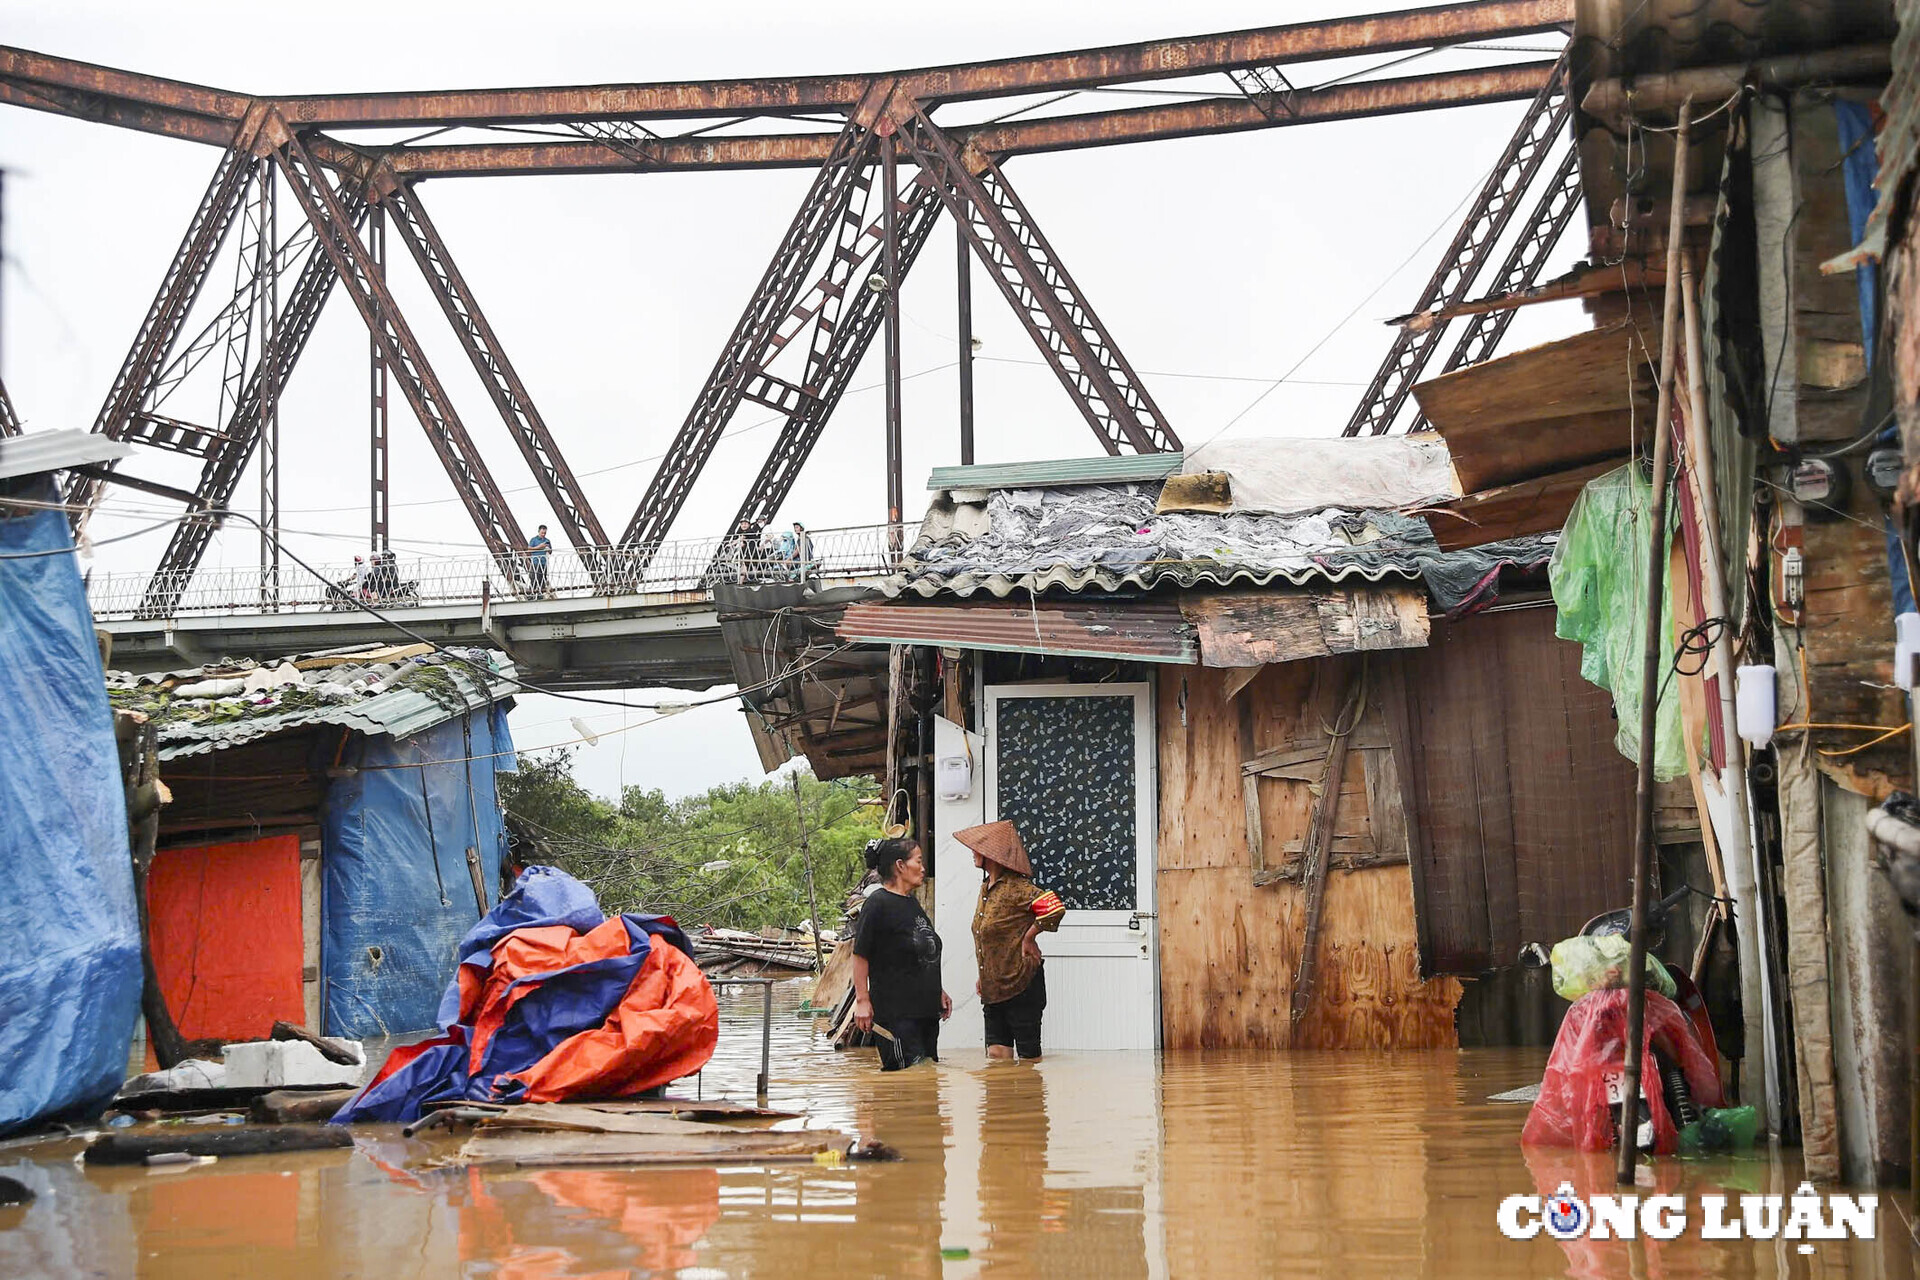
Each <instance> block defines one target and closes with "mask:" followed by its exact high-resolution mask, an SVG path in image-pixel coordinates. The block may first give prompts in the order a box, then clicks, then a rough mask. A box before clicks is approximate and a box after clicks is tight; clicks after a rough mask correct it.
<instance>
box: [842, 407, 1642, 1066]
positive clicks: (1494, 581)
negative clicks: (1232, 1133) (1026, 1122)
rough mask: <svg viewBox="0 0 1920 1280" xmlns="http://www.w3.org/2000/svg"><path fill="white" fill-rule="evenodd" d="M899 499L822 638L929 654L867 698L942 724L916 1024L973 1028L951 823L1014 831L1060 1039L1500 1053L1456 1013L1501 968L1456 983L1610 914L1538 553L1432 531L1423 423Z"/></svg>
mask: <svg viewBox="0 0 1920 1280" xmlns="http://www.w3.org/2000/svg"><path fill="white" fill-rule="evenodd" d="M931 487H932V488H933V489H934V490H935V491H936V496H935V498H934V500H933V503H932V508H931V510H930V513H929V516H928V519H927V521H926V523H925V524H924V525H923V528H922V534H921V537H920V539H919V541H918V542H917V543H916V544H915V545H914V547H913V548H912V549H911V552H910V554H909V555H908V557H907V562H906V565H905V568H904V571H903V572H902V573H901V574H900V575H899V576H898V577H897V578H896V579H894V580H892V581H891V582H890V583H889V584H888V585H887V587H886V591H887V593H888V594H889V595H890V596H891V597H892V599H890V600H888V601H887V602H884V603H867V604H859V605H854V606H852V607H850V608H849V609H848V610H847V612H846V614H845V617H844V619H843V620H842V622H841V625H840V628H839V630H840V634H841V635H842V636H844V637H847V638H850V639H860V640H865V641H870V642H875V643H882V642H884V643H888V644H893V645H899V646H912V647H913V648H912V649H909V651H908V652H909V653H910V654H911V653H914V652H919V653H922V654H926V655H932V654H937V655H938V658H937V661H933V660H923V661H918V662H916V661H914V660H912V659H911V658H910V659H908V660H905V661H903V662H902V663H901V664H900V669H901V670H902V671H904V672H907V673H909V674H911V673H913V672H916V671H918V672H923V673H928V674H929V675H930V678H931V680H932V681H934V682H936V685H934V686H929V685H928V684H927V682H926V681H922V682H921V684H920V685H918V686H916V687H915V688H913V689H910V690H908V691H906V692H905V693H898V692H897V694H896V696H897V697H899V698H900V699H901V701H902V705H903V707H905V708H906V709H907V710H906V712H905V713H904V714H903V715H902V716H900V717H897V718H901V719H908V720H910V719H911V718H912V717H911V708H913V707H917V706H934V705H937V706H938V707H939V709H940V711H941V714H940V715H938V716H937V717H936V718H935V720H934V735H933V737H934V743H933V751H932V760H931V762H930V767H929V768H928V769H926V770H924V771H923V772H924V773H925V774H926V775H928V782H929V785H928V786H927V787H926V788H925V789H924V790H925V792H926V793H928V794H929V796H930V803H929V804H928V806H927V811H926V812H925V814H924V820H923V824H922V826H921V827H920V829H921V830H923V831H924V830H929V829H931V831H932V837H933V838H932V840H931V842H930V844H931V847H932V848H933V850H934V861H935V868H936V870H935V875H936V881H937V892H936V904H937V911H936V916H937V924H938V926H939V928H940V931H941V932H942V934H943V935H945V936H946V937H948V938H949V939H950V940H951V942H950V945H949V946H948V947H947V949H946V956H947V957H948V960H947V964H948V968H949V972H948V974H947V975H946V978H947V988H948V990H949V991H950V992H951V993H953V994H954V996H955V998H956V999H957V1000H960V1001H961V1006H962V1007H961V1016H959V1017H956V1019H955V1021H954V1023H953V1027H954V1030H953V1031H952V1032H950V1033H949V1035H951V1036H955V1037H960V1038H964V1037H966V1036H968V1035H969V1034H971V1035H974V1036H978V1034H979V1029H978V1016H977V1014H972V1015H971V1016H969V1013H970V1010H969V1004H970V1001H971V997H970V996H966V995H964V993H970V992H971V991H972V987H973V981H972V976H973V975H972V973H971V971H970V965H971V955H970V948H969V947H967V946H966V945H964V942H963V941H962V940H963V939H964V938H965V936H966V934H967V930H968V921H969V919H970V915H971V911H972V904H973V898H974V892H975V886H976V881H977V873H976V872H975V871H974V870H973V868H972V867H971V865H970V862H969V860H968V859H967V857H966V851H965V850H964V849H960V848H958V846H955V845H953V844H952V842H951V841H950V840H949V839H948V834H949V833H950V832H952V831H954V830H956V829H958V828H960V827H964V826H967V825H969V824H971V823H974V822H980V821H987V820H994V819H999V818H1011V819H1012V820H1014V821H1015V822H1016V823H1017V824H1018V825H1019V827H1020V829H1021V832H1022V834H1023V836H1024V837H1025V839H1026V842H1027V846H1028V848H1029V850H1030V852H1031V854H1032V857H1033V862H1034V866H1035V869H1036V871H1035V874H1036V878H1037V879H1038V880H1040V881H1041V882H1042V883H1043V884H1045V885H1046V886H1047V887H1049V888H1053V889H1055V890H1057V891H1059V892H1060V894H1061V896H1062V897H1063V898H1065V899H1066V901H1067V903H1068V905H1069V908H1070V910H1069V914H1068V917H1067V920H1066V922H1065V925H1064V926H1063V927H1062V929H1061V930H1060V931H1059V933H1058V934H1057V935H1048V936H1047V938H1046V939H1045V941H1044V943H1043V946H1044V947H1045V949H1046V950H1047V953H1048V955H1049V967H1048V991H1049V1012H1048V1022H1049V1031H1048V1036H1049V1041H1050V1043H1053V1044H1056V1045H1058V1046H1059V1047H1062V1048H1070V1047H1081V1048H1101V1047H1153V1046H1155V1045H1164V1046H1166V1047H1169V1048H1173V1047H1215V1046H1256V1047H1325V1048H1415V1047H1433V1046H1440V1045H1452V1044H1455V1043H1457V1042H1458V1041H1459V1039H1460V1037H1462V1036H1463V1035H1464V1036H1465V1037H1466V1038H1467V1039H1468V1041H1469V1042H1475V1041H1487V1040H1491V1041H1494V1042H1502V1041H1511V1040H1512V1039H1514V1038H1516V1036H1517V1035H1518V1034H1519V1033H1518V1031H1517V1030H1509V1028H1508V1023H1510V1022H1515V1021H1517V1022H1519V1023H1524V1022H1525V1021H1526V1019H1524V1018H1521V1019H1518V1020H1516V1019H1513V1018H1510V1017H1509V1011H1508V1010H1506V1009H1505V1008H1504V1007H1502V1008H1482V1007H1481V1005H1483V1004H1486V1003H1487V1002H1488V1001H1492V1002H1495V1003H1499V1002H1510V1001H1512V1000H1514V999H1515V998H1516V997H1515V994H1514V991H1513V989H1512V983H1511V982H1506V981H1491V982H1478V981H1474V979H1479V978H1482V977H1483V976H1486V975H1488V974H1489V973H1495V974H1510V973H1511V972H1512V967H1513V966H1514V965H1515V963H1516V961H1517V960H1518V958H1519V954H1520V950H1521V947H1522V945H1523V944H1524V943H1527V942H1544V943H1548V944H1551V943H1552V942H1553V941H1555V940H1557V939H1559V938H1561V937H1563V936H1566V935H1568V934H1571V933H1573V932H1575V931H1577V930H1578V928H1579V927H1580V925H1581V924H1582V923H1583V922H1584V921H1585V920H1586V919H1587V918H1588V917H1590V916H1591V915H1593V914H1595V913H1597V912H1599V911H1602V910H1608V909H1612V908H1615V907H1618V906H1621V905H1623V904H1624V903H1625V902H1626V901H1627V899H1628V897H1629V887H1628V886H1629V857H1630V851H1631V834H1632V833H1631V831H1630V829H1629V825H1630V823H1631V812H1632V806H1631V798H1632V793H1633V768H1632V765H1631V763H1630V762H1629V761H1627V760H1625V759H1624V758H1622V757H1621V756H1620V755H1619V754H1618V753H1617V752H1616V751H1615V750H1614V747H1613V739H1614V734H1615V726H1614V723H1613V720H1612V716H1611V708H1610V706H1609V702H1608V699H1607V696H1606V694H1605V692H1604V691H1602V690H1600V689H1597V688H1595V687H1594V686H1593V685H1591V684H1589V683H1587V682H1586V681H1584V680H1582V678H1581V676H1580V650H1579V648H1578V646H1575V645H1570V644H1567V643H1565V642H1563V641H1560V640H1558V639H1556V638H1555V636H1554V634H1553V633H1554V613H1553V610H1552V608H1551V607H1550V606H1551V601H1550V599H1548V597H1547V595H1546V592H1545V589H1544V588H1545V568H1546V565H1547V563H1548V560H1549V558H1550V557H1551V555H1552V552H1553V547H1554V535H1553V534H1551V533H1544V532H1534V533H1528V534H1524V535H1521V536H1517V537H1514V538H1511V539H1503V540H1496V541H1491V542H1487V543H1484V544H1482V545H1480V546H1476V547H1473V548H1470V549H1464V550H1451V551H1450V550H1447V549H1445V548H1443V547H1442V546H1441V545H1439V543H1437V542H1436V541H1435V538H1434V535H1433V532H1432V531H1431V530H1430V528H1429V526H1428V523H1427V520H1426V519H1425V518H1424V517H1423V516H1422V515H1420V514H1417V512H1419V511H1420V510H1422V509H1424V508H1425V507H1426V506H1428V505H1430V504H1432V503H1433V502H1436V501H1443V500H1450V499H1451V498H1452V497H1454V496H1455V495H1456V490H1455V487H1454V481H1453V478H1452V475H1451V469H1450V464H1449V459H1448V456H1447V453H1446V449H1445V446H1444V445H1441V444H1439V443H1437V442H1435V441H1433V440H1432V438H1431V437H1427V438H1426V439H1425V440H1418V439H1416V440H1407V439H1354V440H1335V441H1306V440H1288V441H1261V442H1245V443H1235V444H1232V445H1215V446H1211V447H1209V448H1207V449H1203V450H1200V451H1197V452H1196V453H1194V454H1191V455H1185V456H1183V455H1153V456H1143V457H1125V458H1101V459H1085V460H1072V461H1067V462H1051V463H1035V464H1020V465H1010V466H975V467H961V468H948V469H943V470H940V471H936V472H935V473H934V477H933V480H932V484H931ZM1409 512H1414V513H1415V514H1408V513H1409ZM898 754H899V755H900V757H901V758H903V759H910V758H911V755H912V752H911V750H910V747H902V748H900V749H899V752H898ZM912 773H913V771H912V770H911V769H910V768H900V769H896V777H897V778H899V779H910V778H911V776H912ZM902 785H905V782H904V781H903V783H902ZM1461 978H1467V979H1469V981H1467V982H1466V983H1465V985H1464V987H1463V984H1462V982H1461V981H1460V979H1461ZM1536 986H1538V987H1540V988H1543V987H1544V984H1536ZM1463 991H1464V992H1465V995H1464V997H1463ZM1536 994H1537V993H1536ZM1296 1004H1297V1006H1298V1011H1297V1013H1296V1010H1295V1006H1296ZM1533 1006H1534V1007H1535V1008H1537V1009H1538V1010H1539V1013H1538V1015H1537V1017H1536V1018H1535V1019H1534V1021H1536V1022H1539V1023H1543V1024H1544V1025H1539V1026H1534V1027H1531V1028H1530V1029H1527V1030H1528V1034H1527V1035H1526V1036H1525V1038H1526V1039H1529V1040H1539V1039H1541V1038H1542V1037H1544V1036H1550V1035H1551V1032H1552V1029H1553V1027H1552V1019H1553V1013H1552V1012H1551V1011H1550V1010H1549V1008H1548V1006H1547V1004H1546V1002H1545V1000H1543V999H1535V1000H1534V1001H1533ZM1483 1023H1484V1024H1486V1029H1483V1026H1482V1024H1483Z"/></svg>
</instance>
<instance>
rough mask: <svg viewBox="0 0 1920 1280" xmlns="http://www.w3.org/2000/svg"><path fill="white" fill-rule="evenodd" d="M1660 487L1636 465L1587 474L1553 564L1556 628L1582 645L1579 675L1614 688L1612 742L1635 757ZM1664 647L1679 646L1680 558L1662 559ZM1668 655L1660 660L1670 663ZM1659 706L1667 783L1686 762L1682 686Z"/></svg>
mask: <svg viewBox="0 0 1920 1280" xmlns="http://www.w3.org/2000/svg"><path fill="white" fill-rule="evenodd" d="M1652 503H1653V494H1652V487H1651V486H1650V485H1649V484H1648V483H1647V482H1646V481H1645V480H1643V479H1641V478H1640V470H1639V468H1638V467H1636V466H1632V465H1627V466H1623V467H1619V468H1616V469H1615V470H1612V471H1609V472H1607V473H1606V474H1605V475H1603V476H1599V477H1596V478H1595V479H1593V480H1591V481H1589V482H1588V483H1587V487H1586V488H1585V489H1583V490H1581V491H1580V496H1579V497H1578V498H1576V499H1574V503H1573V510H1572V511H1571V512H1569V513H1568V515H1567V524H1566V528H1565V529H1563V530H1562V531H1561V534H1560V541H1559V543H1558V545H1556V546H1555V547H1554V549H1553V559H1552V561H1551V562H1550V563H1549V564H1548V565H1547V579H1548V581H1549V582H1550V583H1551V584H1552V587H1553V603H1554V606H1555V607H1556V609H1557V610H1558V612H1559V617H1558V619H1557V620H1556V621H1555V623H1554V634H1555V635H1557V636H1559V637H1560V638H1561V639H1563V640H1576V641H1578V642H1579V643H1580V645H1581V654H1580V674H1581V675H1582V676H1584V677H1585V678H1586V679H1587V680H1589V681H1591V682H1592V683H1594V684H1597V685H1599V686H1600V687H1601V688H1602V689H1605V690H1607V692H1609V693H1611V694H1612V695H1613V709H1614V713H1615V715H1616V716H1617V717H1618V719H1619V725H1620V727H1619V729H1618V731H1617V732H1616V733H1615V734H1614V737H1613V745H1614V746H1615V747H1617V748H1619V751H1620V754H1621V755H1623V756H1625V757H1626V758H1627V759H1629V760H1638V759H1639V758H1640V673H1641V662H1642V660H1643V658H1644V647H1643V646H1644V643H1645V637H1646V630H1645V627H1646V620H1645V614H1646V609H1647V551H1648V546H1647V538H1648V525H1649V524H1650V523H1651V511H1650V508H1651V507H1652ZM1667 514H1668V520H1667V533H1666V544H1667V546H1668V547H1669V548H1671V546H1672V541H1673V526H1674V520H1673V506H1672V504H1669V505H1668V507H1667ZM1661 564H1662V566H1663V568H1664V573H1663V577H1664V579H1665V585H1664V590H1663V592H1662V594H1661V604H1660V636H1661V652H1662V653H1663V654H1665V655H1667V657H1668V658H1669V659H1670V658H1671V655H1672V653H1673V647H1674V638H1673V581H1672V577H1673V575H1672V567H1671V561H1670V560H1669V558H1668V557H1665V556H1663V557H1662V558H1661ZM1666 667H1667V663H1666V662H1665V661H1663V662H1662V664H1661V669H1662V670H1663V671H1664V670H1665V669H1666ZM1661 687H1662V693H1661V697H1660V705H1659V706H1658V707H1657V708H1655V713H1654V737H1653V776H1654V777H1655V778H1657V779H1658V780H1659V781H1661V782H1666V781H1669V780H1670V779H1673V778H1677V777H1680V776H1681V775H1682V774H1684V773H1686V771H1687V759H1686V753H1685V751H1684V749H1683V747H1682V742H1683V738H1682V736H1681V728H1680V691H1679V690H1678V689H1677V688H1676V687H1675V685H1674V682H1673V681H1672V680H1664V679H1663V681H1662V685H1661Z"/></svg>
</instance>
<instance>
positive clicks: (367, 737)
mask: <svg viewBox="0 0 1920 1280" xmlns="http://www.w3.org/2000/svg"><path fill="white" fill-rule="evenodd" d="M512 674H513V669H512V667H511V666H510V665H509V664H507V663H506V661H505V660H504V659H503V658H501V657H500V656H499V655H497V654H494V653H491V652H488V651H484V650H477V649H476V650H466V651H461V652H459V653H449V652H439V651H434V650H431V649H429V648H428V646H425V645H407V646H387V647H378V646H374V647H365V646H363V647H361V648H359V649H355V650H350V651H344V652H333V653H322V654H314V655H311V656H308V657H302V658H295V659H292V660H290V661H286V662H282V663H278V664H275V665H265V664H256V663H253V662H250V661H239V662H231V663H224V664H216V665H213V666H208V667H201V668H197V669H195V670H191V671H178V672H172V673H169V674H166V675H157V676H155V675H143V676H137V677H136V676H131V675H126V674H124V673H119V672H112V673H109V675H108V678H107V683H108V693H109V696H110V698H111V700H112V702H113V704H114V706H115V707H117V708H126V709H133V710H139V711H143V712H145V713H146V714H147V715H149V716H151V717H152V718H153V719H154V720H155V721H156V722H157V725H158V741H159V756H160V760H161V779H162V781H164V782H165V783H166V785H167V787H168V788H169V789H170V791H171V792H172V801H171V803H170V804H168V805H167V807H166V808H165V809H164V810H163V811H162V819H161V831H160V840H159V845H158V852H157V854H156V856H155V858H154V862H153V866H152V869H151V872H150V875H149V881H148V894H147V900H148V906H149V908H150V916H151V946H152V949H153V959H154V965H155V968H156V970H157V972H158V975H159V980H160V986H161V990H162V993H163V994H164V995H165V997H166V1000H167V1005H168V1009H169V1011H170V1013H171V1014H172V1016H173V1018H174V1020H175V1022H176V1023H177V1025H178V1027H179V1029H180V1031H181V1033H182V1035H183V1036H184V1037H186V1038H187V1039H189V1040H193V1039H200V1038H219V1039H257V1038H264V1037H265V1036H266V1035H267V1034H268V1032H269V1030H270V1029H271V1027H272V1024H273V1023H274V1022H275V1021H276V1020H285V1021H288V1022H293V1023H298V1024H301V1025H304V1026H307V1027H309V1028H311V1029H313V1030H316V1031H319V1032H322V1033H323V1034H327V1035H337V1036H348V1037H365V1036H385V1035H398V1034H403V1033H406V1032H412V1031H420V1030H424V1029H426V1028H429V1027H431V1026H433V1025H434V1022H435V1011H436V1007H437V1005H438V1003H439V999H440V993H441V991H442V990H443V989H444V987H445V986H446V983H447V982H448V980H449V979H450V978H451V976H452V972H453V957H454V951H455V947H456V945H457V944H458V942H459V940H460V938H461V937H462V936H463V935H464V934H465V933H466V931H467V930H468V929H469V928H470V927H471V926H472V924H473V922H474V921H475V920H477V919H479V918H480V916H482V915H484V914H485V913H486V911H487V910H488V909H489V908H490V907H491V906H492V905H493V904H494V903H495V902H497V901H498V900H499V896H500V881H501V863H502V860H503V857H504V855H505V851H506V829H505V826H504V822H503V818H502V813H501V809H500V804H499V801H498V799H497V795H496V792H495V788H494V775H495V774H496V773H497V772H500V771H510V770H512V769H513V767H514V752H513V743H512V740H511V738H510V737H509V735H508V732H507V718H506V717H507V711H508V710H509V708H510V707H511V706H512V699H511V695H512V692H513V690H514V688H515V686H514V685H513V684H512V683H511V682H510V679H509V677H511V676H512Z"/></svg>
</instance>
